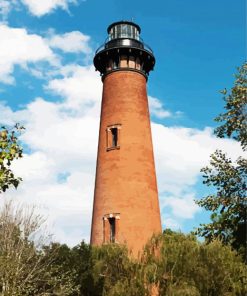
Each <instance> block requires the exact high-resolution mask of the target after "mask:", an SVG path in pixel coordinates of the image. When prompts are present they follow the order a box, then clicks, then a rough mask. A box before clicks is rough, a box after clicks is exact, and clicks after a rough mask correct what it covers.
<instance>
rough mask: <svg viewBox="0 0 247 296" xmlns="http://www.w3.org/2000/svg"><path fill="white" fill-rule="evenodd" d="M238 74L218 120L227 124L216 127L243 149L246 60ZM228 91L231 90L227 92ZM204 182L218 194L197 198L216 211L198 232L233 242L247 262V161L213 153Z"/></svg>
mask: <svg viewBox="0 0 247 296" xmlns="http://www.w3.org/2000/svg"><path fill="white" fill-rule="evenodd" d="M238 70H239V73H238V74H237V75H236V81H235V84H234V86H233V88H232V90H231V93H230V94H229V95H228V96H227V97H224V100H225V101H226V105H225V109H226V110H227V112H226V113H224V114H220V115H219V116H218V117H217V118H216V121H218V122H223V125H221V126H219V127H218V128H216V130H215V133H216V135H217V136H218V137H221V138H222V137H233V138H234V139H236V140H238V141H239V142H240V144H241V146H242V148H243V150H245V149H246V147H247V77H246V74H247V64H246V63H244V64H243V65H242V67H240V68H239V69H238ZM223 93H224V94H226V93H227V91H223ZM201 172H202V173H203V178H204V181H203V183H204V184H206V185H207V186H209V187H213V188H215V193H213V194H209V195H207V196H205V197H203V198H202V199H201V200H199V201H196V202H197V204H198V205H200V206H201V207H204V208H205V209H206V210H208V211H212V215H211V223H208V224H201V225H200V227H199V228H198V229H197V230H196V232H195V233H196V234H198V235H200V236H203V237H205V238H206V240H207V241H212V240H213V239H214V238H219V239H221V240H222V241H223V243H225V244H229V243H230V244H231V245H232V247H233V248H235V249H236V250H237V251H238V252H240V254H242V256H243V257H245V260H246V261H247V254H246V230H247V223H246V222H247V195H246V192H247V160H246V159H245V158H243V157H239V158H238V159H237V160H236V161H235V162H234V161H232V160H231V159H230V158H228V157H227V156H226V154H225V153H223V152H222V151H219V150H217V151H216V152H214V153H213V154H212V155H211V159H210V165H209V166H207V167H205V168H202V170H201Z"/></svg>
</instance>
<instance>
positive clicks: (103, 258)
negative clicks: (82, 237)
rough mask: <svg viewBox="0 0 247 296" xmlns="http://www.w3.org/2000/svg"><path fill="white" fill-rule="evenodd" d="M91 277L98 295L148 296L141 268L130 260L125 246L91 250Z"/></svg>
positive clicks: (104, 246) (108, 246) (136, 262)
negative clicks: (96, 287) (97, 289)
mask: <svg viewBox="0 0 247 296" xmlns="http://www.w3.org/2000/svg"><path fill="white" fill-rule="evenodd" d="M93 275H94V280H95V283H96V285H97V286H98V287H101V293H100V294H99V295H104V296H106V295H107V296H123V295H130V296H139V295H143V296H145V295H149V293H148V287H147V286H145V284H144V283H145V280H144V272H143V266H142V264H141V263H140V262H138V261H136V260H134V259H131V257H129V254H128V250H127V248H126V247H125V246H118V245H114V244H112V245H103V246H102V247H95V248H94V249H93Z"/></svg>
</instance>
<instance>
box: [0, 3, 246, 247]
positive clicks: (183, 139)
mask: <svg viewBox="0 0 247 296" xmlns="http://www.w3.org/2000/svg"><path fill="white" fill-rule="evenodd" d="M245 11H246V8H245V1H243V0H237V1H231V0H217V1H213V0H208V1H196V0H188V1H182V0H173V1H171V0H170V1H167V0H164V1H152V2H151V1H139V0H137V1H129V0H127V1H113V0H107V1H96V0H87V1H80V0H43V1H34V0H0V14H1V16H0V21H1V23H0V40H1V42H0V59H1V61H0V122H1V123H2V124H9V125H11V124H14V123H15V122H17V121H18V122H22V123H23V124H24V125H25V126H26V132H25V133H24V134H23V135H22V138H21V139H22V142H23V145H24V147H25V157H24V158H23V159H22V160H21V161H18V162H17V163H16V164H15V165H14V169H15V171H16V173H17V174H19V175H20V176H22V177H23V179H24V181H23V183H22V184H21V186H20V187H19V189H18V190H17V191H11V192H9V193H8V194H6V195H7V196H6V198H8V197H12V198H15V199H17V200H20V201H24V202H27V203H36V204H38V205H39V209H40V211H42V213H44V215H48V216H49V217H50V218H49V219H48V220H49V223H50V227H51V229H52V232H54V237H55V239H57V240H60V241H62V242H67V243H69V244H70V245H73V244H75V243H78V242H79V241H80V240H81V239H83V238H84V239H86V240H88V238H89V232H90V222H91V221H90V220H91V207H92V197H93V184H94V170H95V161H96V149H97V136H98V124H99V111H100V100H101V87H102V84H101V81H100V77H99V74H98V73H96V72H95V71H94V67H93V66H92V59H93V55H94V51H95V50H96V48H97V47H98V46H100V45H101V43H103V41H104V40H105V38H106V37H107V36H106V28H107V26H108V25H109V24H110V23H112V22H114V21H118V20H122V19H125V20H131V19H132V18H133V20H134V21H135V22H136V23H138V24H139V25H140V26H141V28H142V38H143V39H144V41H145V42H146V43H147V44H149V45H150V46H151V47H152V49H153V50H154V54H155V57H156V66H155V70H154V71H153V72H151V73H150V77H149V81H148V94H149V104H150V110H151V119H152V131H153V142H154V151H155V159H156V168H157V177H158V185H159V193H160V205H161V212H162V221H163V226H164V227H172V228H174V229H181V230H183V231H190V230H192V228H193V227H195V226H198V224H199V223H201V222H204V221H206V220H207V217H208V215H207V214H206V213H204V212H203V211H201V210H200V209H198V207H196V206H195V204H194V202H193V200H194V199H195V198H197V197H198V196H201V195H203V194H206V193H207V188H205V187H203V186H202V185H201V180H200V173H199V170H200V168H201V167H202V166H203V165H205V164H207V162H208V159H209V155H210V153H211V152H213V151H214V150H215V149H216V148H221V149H223V150H225V151H227V152H228V153H229V155H231V156H232V157H233V158H235V157H237V155H239V154H240V153H241V149H240V148H239V146H238V144H237V143H235V142H234V141H232V140H221V139H216V138H215V137H214V136H213V133H212V128H213V127H214V126H215V123H214V121H213V118H214V117H215V116H216V115H217V114H219V113H220V112H221V111H223V100H222V95H221V94H220V93H219V90H221V89H223V88H228V89H229V88H231V86H232V84H233V81H234V77H233V74H234V73H235V72H236V67H237V66H239V65H241V64H242V63H243V61H244V59H245V36H246V32H245Z"/></svg>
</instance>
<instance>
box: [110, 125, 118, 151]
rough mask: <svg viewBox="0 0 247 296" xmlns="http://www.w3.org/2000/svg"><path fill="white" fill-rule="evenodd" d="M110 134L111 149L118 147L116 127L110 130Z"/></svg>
mask: <svg viewBox="0 0 247 296" xmlns="http://www.w3.org/2000/svg"><path fill="white" fill-rule="evenodd" d="M111 134H112V147H117V146H118V129H117V127H114V128H112V129H111Z"/></svg>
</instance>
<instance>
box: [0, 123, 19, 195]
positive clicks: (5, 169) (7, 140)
mask: <svg viewBox="0 0 247 296" xmlns="http://www.w3.org/2000/svg"><path fill="white" fill-rule="evenodd" d="M23 129H24V128H23V127H22V126H20V125H19V124H16V125H15V127H14V128H13V129H8V128H6V127H1V128H0V193H2V192H4V191H6V190H7V189H8V188H9V187H11V186H14V187H15V188H17V186H18V185H19V183H20V181H21V180H22V179H21V178H19V177H16V176H15V175H14V173H13V171H12V170H11V168H10V167H11V163H12V162H13V160H15V159H18V158H20V157H22V147H21V146H20V144H19V142H18V136H19V134H20V132H21V131H22V130H23Z"/></svg>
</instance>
